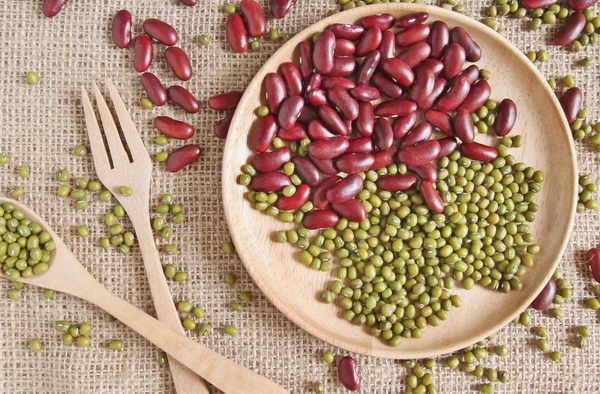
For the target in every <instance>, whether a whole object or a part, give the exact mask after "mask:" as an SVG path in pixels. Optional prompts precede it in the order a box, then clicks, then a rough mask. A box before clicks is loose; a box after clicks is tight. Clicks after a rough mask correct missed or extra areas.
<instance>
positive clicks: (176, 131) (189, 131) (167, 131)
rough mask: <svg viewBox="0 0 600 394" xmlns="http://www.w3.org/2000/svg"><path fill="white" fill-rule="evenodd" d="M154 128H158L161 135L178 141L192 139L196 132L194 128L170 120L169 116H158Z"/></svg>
mask: <svg viewBox="0 0 600 394" xmlns="http://www.w3.org/2000/svg"><path fill="white" fill-rule="evenodd" d="M154 127H156V129H157V130H158V131H160V132H161V134H163V135H165V136H167V137H169V138H175V139H178V140H187V139H190V138H192V137H193V136H194V133H195V132H196V129H194V126H192V125H190V124H187V123H185V122H181V121H179V120H175V119H173V118H169V117H168V116H157V117H156V118H154Z"/></svg>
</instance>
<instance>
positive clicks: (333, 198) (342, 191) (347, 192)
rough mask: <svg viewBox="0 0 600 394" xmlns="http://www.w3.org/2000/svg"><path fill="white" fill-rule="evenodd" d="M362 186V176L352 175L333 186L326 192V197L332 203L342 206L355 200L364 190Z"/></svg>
mask: <svg viewBox="0 0 600 394" xmlns="http://www.w3.org/2000/svg"><path fill="white" fill-rule="evenodd" d="M362 186H363V180H362V178H361V177H360V175H357V174H350V175H348V176H347V177H345V178H342V179H341V180H340V181H339V182H337V183H334V184H333V185H331V186H330V187H329V188H328V189H327V191H326V192H325V197H327V201H329V202H330V203H333V204H341V203H343V202H346V201H348V200H351V199H353V198H354V196H356V195H357V194H358V192H359V191H360V189H362Z"/></svg>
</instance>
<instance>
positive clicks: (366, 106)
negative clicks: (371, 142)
mask: <svg viewBox="0 0 600 394" xmlns="http://www.w3.org/2000/svg"><path fill="white" fill-rule="evenodd" d="M355 124H356V130H357V131H358V132H359V133H360V135H362V136H363V137H370V136H371V135H372V134H373V127H374V125H375V112H374V110H373V105H372V104H371V103H370V102H368V101H361V102H359V103H358V118H356V122H355Z"/></svg>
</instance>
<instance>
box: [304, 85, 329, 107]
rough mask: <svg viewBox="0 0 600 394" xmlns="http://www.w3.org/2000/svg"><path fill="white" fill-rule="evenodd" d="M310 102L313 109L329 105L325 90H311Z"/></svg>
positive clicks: (309, 94)
mask: <svg viewBox="0 0 600 394" xmlns="http://www.w3.org/2000/svg"><path fill="white" fill-rule="evenodd" d="M308 101H309V102H310V103H311V104H312V106H313V107H319V106H321V105H325V104H327V94H326V93H325V91H324V90H323V89H315V90H311V91H310V93H308Z"/></svg>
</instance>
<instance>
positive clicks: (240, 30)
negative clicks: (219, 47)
mask: <svg viewBox="0 0 600 394" xmlns="http://www.w3.org/2000/svg"><path fill="white" fill-rule="evenodd" d="M225 36H226V38H227V43H228V44H229V47H230V48H231V50H233V51H234V52H236V53H244V52H246V51H247V50H248V32H246V26H245V25H244V19H243V18H242V16H241V15H240V14H233V15H229V17H228V18H227V22H226V23H225Z"/></svg>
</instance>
